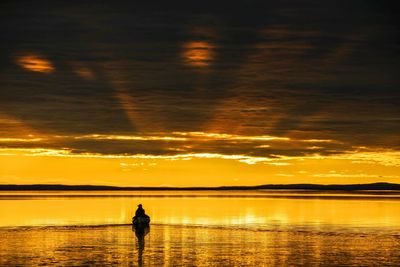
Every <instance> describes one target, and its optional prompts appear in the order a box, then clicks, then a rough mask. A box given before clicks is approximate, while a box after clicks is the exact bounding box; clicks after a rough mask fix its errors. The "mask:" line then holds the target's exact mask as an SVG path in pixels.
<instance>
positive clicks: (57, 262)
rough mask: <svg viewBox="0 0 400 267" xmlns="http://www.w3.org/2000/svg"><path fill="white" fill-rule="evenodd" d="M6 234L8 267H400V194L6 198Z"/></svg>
mask: <svg viewBox="0 0 400 267" xmlns="http://www.w3.org/2000/svg"><path fill="white" fill-rule="evenodd" d="M138 203H142V204H143V206H144V208H145V209H146V212H147V213H148V214H149V215H150V216H151V218H152V223H151V229H150V232H149V233H148V234H147V235H146V236H145V238H144V241H141V242H139V241H138V239H137V238H136V236H135V232H134V231H132V228H131V226H130V225H129V223H130V221H131V217H132V215H133V213H134V211H135V208H136V205H137V204H138ZM0 237H1V242H0V265H3V266H15V265H17V266H38V265H42V266H74V265H76V266H77V265H80V266H82V265H100V266H101V265H117V264H118V265H122V266H132V265H133V266H135V265H143V266H253V265H259V266H263V265H277V266H288V265H292V266H293V265H307V266H317V265H324V266H332V265H347V266H349V265H353V266H360V265H362V266H383V265H388V266H400V195H397V194H385V195H375V194H373V193H364V194H326V193H324V194H321V193H312V192H285V191H281V192H270V191H268V192H262V191H258V192H240V191H236V192H223V193H221V192H116V193H110V192H52V193H38V192H23V193H21V192H1V193H0Z"/></svg>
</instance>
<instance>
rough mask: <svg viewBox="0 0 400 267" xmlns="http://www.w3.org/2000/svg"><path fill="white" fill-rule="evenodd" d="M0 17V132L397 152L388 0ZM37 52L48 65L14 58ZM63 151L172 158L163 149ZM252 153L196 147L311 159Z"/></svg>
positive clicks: (110, 145)
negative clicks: (210, 135)
mask: <svg viewBox="0 0 400 267" xmlns="http://www.w3.org/2000/svg"><path fill="white" fill-rule="evenodd" d="M0 9H1V11H0V12H1V21H0V22H1V23H0V31H1V36H2V42H1V44H0V48H1V51H2V52H1V54H0V88H1V90H0V126H1V127H2V128H3V129H2V130H1V132H0V133H1V135H2V136H10V135H11V136H17V135H18V134H19V133H20V134H26V133H28V132H29V131H35V132H37V133H45V134H52V135H57V134H59V135H83V134H93V133H96V134H141V133H151V132H167V133H168V132H173V131H207V132H225V133H231V134H241V135H248V136H249V135H263V134H270V135H276V136H288V137H292V138H303V139H306V138H320V139H334V140H338V141H343V142H344V143H346V144H347V145H346V147H335V148H321V149H319V150H318V151H320V152H321V153H330V151H331V149H333V150H334V151H337V150H339V151H340V150H343V151H345V150H346V149H348V148H351V147H352V146H357V145H366V146H372V147H374V146H375V147H388V148H398V147H399V145H400V140H399V137H398V136H400V128H399V127H398V125H399V118H400V109H399V107H400V91H399V90H398V87H399V85H400V81H399V79H398V74H397V72H398V69H399V67H400V66H399V62H400V60H399V59H400V58H399V55H400V54H399V47H400V46H399V38H398V36H399V28H398V24H397V22H398V20H397V19H396V16H395V12H393V7H392V6H391V3H390V1H389V2H386V3H381V2H380V1H351V3H350V2H349V1H306V0H304V1H296V2H295V3H294V2H293V1H236V2H235V3H233V2H232V1H230V2H227V1H217V2H215V1H214V2H211V1H201V2H196V3H195V2H193V1H190V2H183V1H172V2H171V1H168V2H165V1H161V2H160V3H154V2H151V3H146V2H140V3H139V2H137V1H108V2H105V3H103V2H96V1H80V2H79V3H71V2H69V1H68V2H63V1H61V2H59V1H57V3H53V2H51V1H3V2H2V3H1V4H0ZM32 55H34V56H36V57H38V58H40V59H43V60H45V61H47V62H49V63H51V64H52V66H53V67H54V71H52V72H51V73H42V72H40V71H32V70H29V69H26V68H23V67H21V65H18V64H17V60H18V58H20V57H24V56H32ZM188 57H189V58H188ZM5 118H6V119H5ZM10 121H11V123H12V125H14V126H15V125H18V127H16V126H15V127H14V126H13V127H11V128H12V129H13V130H11V128H8V126H9V125H10ZM7 129H10V130H7ZM20 129H24V131H20ZM64 141H65V140H64ZM9 145H10V146H11V143H9ZM30 145H32V144H30ZM44 145H46V144H44ZM62 145H63V146H64V147H69V148H72V149H77V150H79V151H80V150H82V151H92V152H98V153H155V154H157V153H161V154H162V153H171V150H168V149H167V148H168V147H166V146H165V144H164V143H163V142H161V143H160V142H158V143H154V142H153V143H146V145H143V144H139V143H132V144H127V143H126V142H115V141H109V142H94V141H90V142H89V141H85V142H83V141H80V142H73V141H72V140H69V141H68V142H67V143H63V144H62ZM256 145H257V144H251V145H249V146H246V145H245V144H240V145H237V144H227V143H208V144H207V145H204V144H203V145H200V144H197V143H195V144H193V147H192V151H194V152H218V153H222V152H223V153H227V154H230V153H232V154H238V153H239V154H240V152H242V153H245V154H254V155H269V154H287V155H302V154H304V153H308V152H309V151H308V150H307V149H306V148H305V147H302V148H297V147H296V146H294V145H293V144H291V145H293V147H289V148H281V149H278V150H276V148H274V149H270V150H269V149H259V148H256V147H255V146H256ZM4 146H6V144H4ZM21 146H27V144H25V143H24V144H23V145H21ZM47 146H51V144H47ZM59 146H60V144H57V145H55V147H59ZM165 149H167V150H165Z"/></svg>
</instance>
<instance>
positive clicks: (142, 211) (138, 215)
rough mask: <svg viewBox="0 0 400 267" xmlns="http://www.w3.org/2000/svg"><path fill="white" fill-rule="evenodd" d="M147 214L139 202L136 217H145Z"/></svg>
mask: <svg viewBox="0 0 400 267" xmlns="http://www.w3.org/2000/svg"><path fill="white" fill-rule="evenodd" d="M145 216H146V214H145V212H144V209H143V208H142V204H139V205H138V208H137V210H136V212H135V217H145Z"/></svg>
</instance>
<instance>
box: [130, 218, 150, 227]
mask: <svg viewBox="0 0 400 267" xmlns="http://www.w3.org/2000/svg"><path fill="white" fill-rule="evenodd" d="M132 224H133V226H135V227H143V228H144V227H147V226H149V224H150V217H149V216H141V217H133V218H132Z"/></svg>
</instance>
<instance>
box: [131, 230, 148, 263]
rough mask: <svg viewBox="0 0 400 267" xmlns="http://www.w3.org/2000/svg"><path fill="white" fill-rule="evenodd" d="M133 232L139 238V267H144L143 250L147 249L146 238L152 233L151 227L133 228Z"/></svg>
mask: <svg viewBox="0 0 400 267" xmlns="http://www.w3.org/2000/svg"><path fill="white" fill-rule="evenodd" d="M132 231H133V232H134V233H135V236H136V238H137V251H138V255H137V257H138V266H143V250H144V248H145V236H146V235H147V234H148V233H149V232H150V226H149V225H139V226H132Z"/></svg>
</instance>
